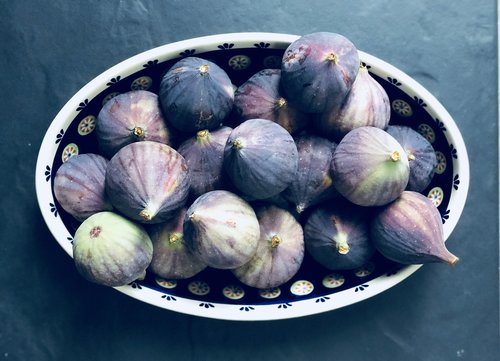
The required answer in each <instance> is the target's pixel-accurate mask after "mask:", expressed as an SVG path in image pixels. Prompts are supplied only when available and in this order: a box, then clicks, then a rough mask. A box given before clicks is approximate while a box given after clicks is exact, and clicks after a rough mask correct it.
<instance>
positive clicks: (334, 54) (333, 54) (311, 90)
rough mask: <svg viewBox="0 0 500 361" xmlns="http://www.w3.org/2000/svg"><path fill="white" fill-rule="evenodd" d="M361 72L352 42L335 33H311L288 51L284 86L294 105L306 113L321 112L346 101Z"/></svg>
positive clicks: (283, 69)
mask: <svg viewBox="0 0 500 361" xmlns="http://www.w3.org/2000/svg"><path fill="white" fill-rule="evenodd" d="M358 69H359V54H358V50H357V49H356V47H355V46H354V44H353V43H352V42H351V41H350V40H349V39H347V38H345V37H344V36H342V35H340V34H336V33H329V32H317V33H311V34H308V35H304V36H301V37H300V38H298V39H297V40H295V41H294V42H292V43H291V44H290V45H289V46H288V48H287V49H286V50H285V53H284V55H283V60H282V63H281V84H282V87H283V90H284V92H285V95H286V98H287V99H288V100H289V101H290V102H291V103H292V104H294V105H296V106H297V107H298V108H299V109H301V110H302V111H304V112H310V113H321V112H324V111H325V110H327V109H328V108H331V107H332V106H335V105H337V104H340V103H341V102H342V101H343V100H344V98H345V97H346V95H347V93H348V92H349V90H350V89H351V87H352V84H353V82H354V79H356V76H357V74H358Z"/></svg>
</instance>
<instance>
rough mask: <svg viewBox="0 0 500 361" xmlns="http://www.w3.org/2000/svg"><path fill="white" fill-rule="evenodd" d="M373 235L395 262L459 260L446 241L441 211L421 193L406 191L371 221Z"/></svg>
mask: <svg viewBox="0 0 500 361" xmlns="http://www.w3.org/2000/svg"><path fill="white" fill-rule="evenodd" d="M371 237H372V240H373V243H374V245H375V247H376V248H377V250H378V251H379V252H380V253H381V254H382V255H384V256H385V257H387V258H388V259H390V260H393V261H395V262H399V263H402V264H423V263H430V262H443V263H448V264H452V265H453V264H455V263H457V262H458V257H456V256H455V255H454V254H452V253H451V252H450V251H448V249H447V248H446V245H445V243H444V236H443V223H442V222H441V215H440V214H439V211H438V210H437V208H436V207H435V206H434V204H433V203H432V201H431V200H430V199H428V198H427V197H426V196H424V195H422V194H420V193H418V192H413V191H404V192H403V193H402V194H401V196H400V197H399V198H398V199H397V200H396V201H394V202H392V203H390V204H389V205H387V206H385V207H383V208H382V209H381V210H380V211H379V212H378V213H377V214H376V215H375V218H374V219H373V221H372V223H371Z"/></svg>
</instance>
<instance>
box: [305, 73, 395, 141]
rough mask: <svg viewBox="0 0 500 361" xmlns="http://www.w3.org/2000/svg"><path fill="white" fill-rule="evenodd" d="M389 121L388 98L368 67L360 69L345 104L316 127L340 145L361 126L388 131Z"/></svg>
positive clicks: (389, 108)
mask: <svg viewBox="0 0 500 361" xmlns="http://www.w3.org/2000/svg"><path fill="white" fill-rule="evenodd" d="M390 117H391V105H390V103H389V96H388V95H387V93H386V91H385V90H384V88H382V86H381V85H380V84H379V83H378V82H377V81H376V80H375V79H374V78H373V77H372V76H371V75H370V73H369V72H368V69H367V68H366V66H364V65H361V67H360V69H359V73H358V76H357V77H356V80H355V81H354V84H353V85H352V87H351V90H350V91H349V93H348V94H347V96H346V97H345V99H344V101H343V102H342V103H341V104H340V106H336V107H332V108H331V109H328V110H327V111H325V112H323V113H321V114H320V115H319V117H318V120H317V122H316V123H315V126H316V127H317V128H318V129H319V131H320V132H321V134H323V135H324V136H327V137H329V138H331V139H333V140H335V141H337V142H339V141H340V140H341V139H342V138H343V137H344V136H345V135H346V134H347V133H348V132H349V131H351V130H352V129H354V128H358V127H361V126H372V127H377V128H380V129H384V130H385V129H386V128H387V126H388V124H389V119H390Z"/></svg>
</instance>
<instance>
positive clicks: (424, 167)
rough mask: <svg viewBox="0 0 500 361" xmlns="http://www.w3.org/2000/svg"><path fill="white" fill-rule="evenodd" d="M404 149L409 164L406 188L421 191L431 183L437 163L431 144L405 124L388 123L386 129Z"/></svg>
mask: <svg viewBox="0 0 500 361" xmlns="http://www.w3.org/2000/svg"><path fill="white" fill-rule="evenodd" d="M386 131H387V133H389V134H390V135H392V136H393V137H394V139H396V140H397V141H398V142H399V144H401V145H402V147H403V149H404V150H405V152H406V154H407V156H408V160H409V164H410V178H409V180H408V185H407V186H406V190H409V191H415V192H422V191H423V190H424V189H425V188H427V186H428V185H429V184H430V183H431V181H432V178H433V177H434V173H435V170H436V165H437V158H436V152H435V151H434V148H433V147H432V144H431V143H430V142H429V141H428V140H427V139H426V138H425V137H424V136H422V135H421V134H420V133H419V132H417V131H416V130H414V129H412V128H410V127H409V126H405V125H390V126H389V127H388V128H387V129H386Z"/></svg>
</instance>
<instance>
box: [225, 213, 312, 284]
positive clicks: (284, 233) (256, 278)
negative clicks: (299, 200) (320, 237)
mask: <svg viewBox="0 0 500 361" xmlns="http://www.w3.org/2000/svg"><path fill="white" fill-rule="evenodd" d="M256 213H257V219H258V220H259V225H260V239H259V244H258V247H257V250H256V252H255V255H254V256H253V257H252V259H251V260H250V261H248V262H247V263H245V264H244V265H242V266H240V267H237V268H235V269H233V274H234V275H235V276H236V278H237V279H238V280H240V281H241V282H242V283H244V284H246V285H248V286H252V287H257V288H272V287H277V286H279V285H281V284H283V283H285V282H287V281H288V280H290V279H291V278H292V277H293V276H294V275H295V274H296V273H297V272H298V270H299V268H300V266H301V265H302V260H303V259H304V234H303V231H302V226H301V225H300V224H299V223H298V222H297V221H296V220H295V218H294V216H293V215H292V214H291V213H290V212H288V211H286V210H284V209H282V208H279V207H276V206H273V205H266V206H261V207H259V208H258V209H257V211H256Z"/></svg>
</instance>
